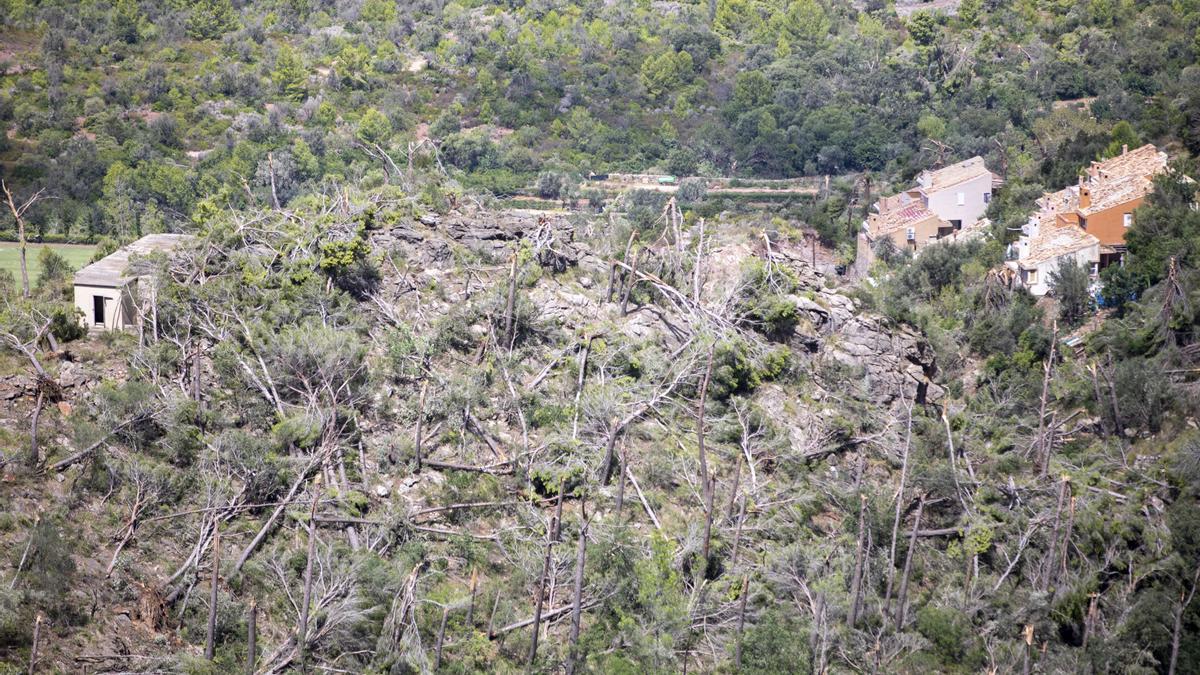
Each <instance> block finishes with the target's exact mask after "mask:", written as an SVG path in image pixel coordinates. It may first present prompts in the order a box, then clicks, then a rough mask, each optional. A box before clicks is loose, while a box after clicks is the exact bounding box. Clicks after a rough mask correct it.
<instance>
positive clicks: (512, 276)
mask: <svg viewBox="0 0 1200 675" xmlns="http://www.w3.org/2000/svg"><path fill="white" fill-rule="evenodd" d="M516 301H517V254H515V253H514V254H513V256H512V262H511V263H510V265H509V270H508V298H507V299H506V300H505V303H504V344H505V345H506V346H507V347H508V349H509V350H512V346H513V343H514V341H515V340H516V335H515V333H514V328H513V327H514V325H515V322H514V320H513V311H514V309H515V306H516Z"/></svg>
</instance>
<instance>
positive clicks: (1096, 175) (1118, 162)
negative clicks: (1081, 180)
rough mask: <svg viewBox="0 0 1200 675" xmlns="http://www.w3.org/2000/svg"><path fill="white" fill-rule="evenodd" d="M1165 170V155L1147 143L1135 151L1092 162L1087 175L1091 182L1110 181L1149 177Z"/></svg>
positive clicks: (1127, 151)
mask: <svg viewBox="0 0 1200 675" xmlns="http://www.w3.org/2000/svg"><path fill="white" fill-rule="evenodd" d="M1166 168H1167V153H1165V152H1159V150H1158V148H1156V147H1154V146H1153V145H1151V144H1149V143H1147V144H1146V145H1143V146H1142V147H1140V148H1137V149H1135V150H1128V149H1124V151H1123V152H1122V153H1121V154H1119V155H1117V156H1116V157H1110V158H1108V159H1106V160H1103V161H1100V162H1092V164H1091V166H1090V167H1089V168H1088V175H1089V176H1090V177H1091V178H1092V179H1093V180H1097V179H1098V180H1110V179H1114V178H1124V177H1126V176H1144V177H1149V176H1153V175H1155V174H1157V173H1160V172H1162V171H1164V170H1165V169H1166Z"/></svg>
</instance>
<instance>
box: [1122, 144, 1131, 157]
mask: <svg viewBox="0 0 1200 675" xmlns="http://www.w3.org/2000/svg"><path fill="white" fill-rule="evenodd" d="M1121 154H1122V155H1128V154H1129V144H1128V143H1122V144H1121Z"/></svg>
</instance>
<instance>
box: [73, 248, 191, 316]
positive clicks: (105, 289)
mask: <svg viewBox="0 0 1200 675" xmlns="http://www.w3.org/2000/svg"><path fill="white" fill-rule="evenodd" d="M192 239H193V237H192V236H191V235H187V234H148V235H146V236H144V237H142V238H141V239H138V240H137V241H135V242H133V243H132V244H129V245H128V246H122V247H121V248H119V249H117V250H116V251H114V252H113V253H111V254H109V255H107V256H105V257H103V258H101V259H100V260H97V261H96V262H94V263H92V264H91V265H88V266H87V267H84V268H83V269H81V270H79V271H78V272H76V273H75V307H76V308H78V309H79V311H81V312H83V325H85V326H87V327H88V328H90V329H92V330H122V329H125V328H131V327H133V326H136V325H137V319H138V312H137V303H138V280H139V279H140V278H142V277H139V276H138V275H137V273H136V272H133V271H131V270H130V269H129V268H130V262H131V261H132V257H133V256H134V255H147V254H150V253H155V252H167V251H170V250H172V249H174V248H176V247H178V246H180V245H181V244H185V243H187V242H189V241H191V240H192Z"/></svg>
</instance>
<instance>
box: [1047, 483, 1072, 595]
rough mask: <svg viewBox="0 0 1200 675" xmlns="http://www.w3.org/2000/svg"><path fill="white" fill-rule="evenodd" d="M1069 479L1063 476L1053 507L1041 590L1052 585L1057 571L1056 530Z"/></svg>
mask: <svg viewBox="0 0 1200 675" xmlns="http://www.w3.org/2000/svg"><path fill="white" fill-rule="evenodd" d="M1070 484H1071V478H1070V476H1067V475H1065V474H1064V475H1063V477H1062V481H1061V483H1060V484H1059V488H1058V505H1057V506H1055V507H1054V528H1053V529H1052V530H1051V533H1050V550H1049V551H1047V552H1046V563H1045V570H1046V571H1045V575H1044V576H1043V578H1042V590H1047V589H1049V588H1050V585H1051V584H1053V583H1054V573H1055V572H1056V571H1057V569H1058V555H1057V552H1058V528H1059V527H1060V526H1061V524H1062V508H1063V503H1065V502H1066V500H1067V492H1068V491H1069V490H1070V487H1069V486H1070Z"/></svg>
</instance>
